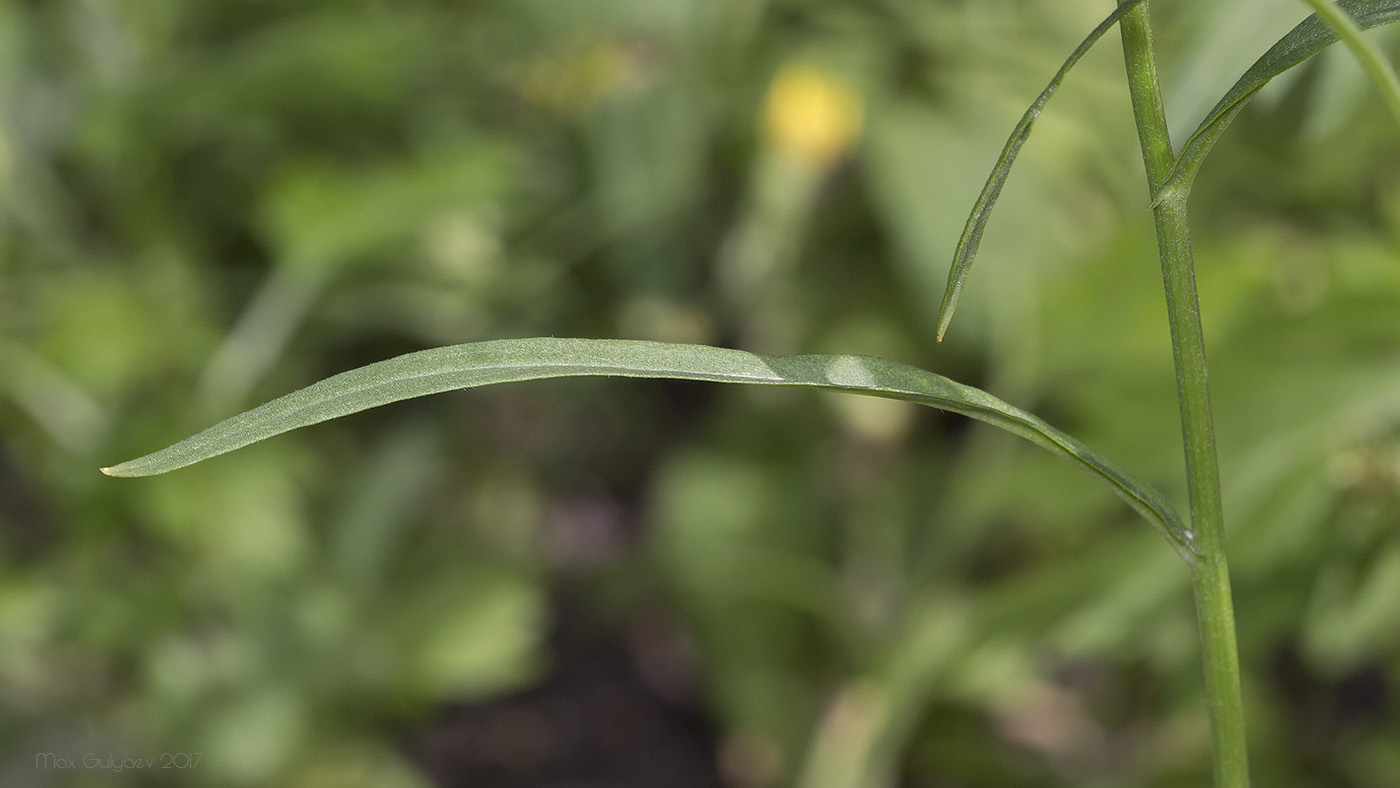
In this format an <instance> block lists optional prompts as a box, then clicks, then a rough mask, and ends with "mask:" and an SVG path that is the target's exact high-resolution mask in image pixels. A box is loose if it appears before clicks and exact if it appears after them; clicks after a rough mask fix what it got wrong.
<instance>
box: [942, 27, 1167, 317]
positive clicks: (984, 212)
mask: <svg viewBox="0 0 1400 788" xmlns="http://www.w3.org/2000/svg"><path fill="white" fill-rule="evenodd" d="M1140 2H1142V0H1126V2H1124V3H1123V4H1121V5H1119V6H1118V7H1117V8H1115V9H1113V13H1111V14H1109V15H1108V17H1107V18H1106V19H1104V20H1103V21H1102V22H1100V23H1099V26H1098V27H1096V28H1094V30H1093V32H1091V33H1089V35H1088V36H1087V37H1085V39H1084V40H1083V41H1081V42H1080V43H1079V46H1078V47H1076V48H1075V50H1074V51H1073V52H1071V53H1070V55H1069V57H1068V58H1065V62H1064V64H1063V65H1061V66H1060V70H1059V71H1056V72H1055V76H1054V77H1051V79H1050V84H1048V85H1046V86H1045V89H1044V90H1042V91H1041V92H1040V95H1039V96H1036V99H1035V101H1033V102H1031V105H1030V108H1028V109H1027V110H1026V112H1025V114H1024V115H1022V116H1021V120H1020V121H1018V122H1017V123H1016V128H1014V129H1012V131H1011V136H1010V137H1008V138H1007V140H1006V146H1005V147H1004V148H1002V149H1001V156H999V157H998V158H997V163H996V166H995V167H993V168H992V174H991V175H990V176H988V178H987V183H986V185H985V186H983V187H982V193H981V194H979V195H978V196H977V202H976V203H974V204H973V206H972V213H971V214H970V215H969V216H968V217H967V225H966V226H965V227H964V228H963V232H962V237H960V238H959V239H958V246H957V249H956V250H954V252H953V268H952V270H951V271H949V272H948V289H947V290H945V291H944V293H943V303H942V304H940V305H939V307H938V341H939V342H942V341H943V335H944V334H945V333H947V331H948V325H949V324H950V323H952V322H953V311H954V310H956V309H957V308H958V296H959V295H961V294H962V288H963V283H964V282H966V281H967V275H968V274H969V273H970V272H971V271H972V260H973V258H975V257H976V256H977V248H978V247H979V246H981V245H982V232H983V231H984V230H985V229H986V228H987V220H988V219H990V218H991V215H992V208H993V207H994V206H995V205H996V202H997V198H998V197H1000V196H1001V188H1002V186H1004V185H1005V184H1006V178H1007V176H1009V175H1010V174H1011V165H1012V164H1014V163H1015V162H1016V156H1017V155H1019V154H1020V152H1021V146H1023V145H1025V144H1026V140H1027V139H1029V138H1030V136H1031V126H1032V125H1033V124H1034V123H1035V119H1036V118H1038V117H1040V112H1041V110H1043V109H1045V105H1046V104H1047V103H1048V102H1049V101H1050V97H1051V96H1053V95H1055V91H1056V90H1058V89H1059V87H1060V83H1061V82H1064V80H1065V75H1066V74H1068V73H1069V70H1070V69H1071V68H1073V67H1074V64H1075V63H1078V62H1079V59H1080V58H1082V57H1084V54H1085V53H1086V52H1088V51H1089V49H1090V48H1091V47H1092V46H1093V45H1094V44H1095V43H1096V42H1097V41H1098V40H1099V39H1100V38H1102V37H1103V34H1104V33H1107V32H1108V29H1109V28H1111V27H1113V26H1114V25H1115V24H1117V23H1118V20H1119V19H1120V18H1121V17H1122V16H1123V15H1124V14H1126V13H1128V12H1129V11H1131V10H1132V9H1133V8H1134V7H1136V6H1137V4H1138V3H1140Z"/></svg>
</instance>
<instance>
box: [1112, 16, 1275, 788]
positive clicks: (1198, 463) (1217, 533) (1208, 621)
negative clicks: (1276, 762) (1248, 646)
mask: <svg viewBox="0 0 1400 788" xmlns="http://www.w3.org/2000/svg"><path fill="white" fill-rule="evenodd" d="M1120 29H1121V31H1122V36H1123V56H1124V59H1125V60H1126V62H1127V72H1128V87H1129V91H1130V92H1131V94H1132V101H1133V114H1134V115H1135V116H1136V119H1137V129H1138V140H1139V142H1140V143H1141V145H1142V158H1143V163H1144V165H1145V167H1146V169H1147V180H1148V184H1147V185H1148V193H1149V194H1155V193H1157V191H1158V190H1159V189H1160V188H1161V186H1162V184H1164V183H1166V181H1167V178H1168V177H1169V175H1170V174H1171V170H1172V159H1173V156H1172V145H1171V138H1170V136H1169V135H1168V133H1167V121H1166V114H1165V112H1164V111H1163V108H1162V91H1161V86H1160V84H1159V82H1158V80H1157V64H1156V57H1155V55H1154V54H1153V51H1152V27H1151V24H1150V22H1149V20H1148V13H1147V5H1146V4H1145V3H1144V4H1143V5H1140V6H1138V7H1137V8H1135V9H1133V10H1132V11H1131V12H1129V13H1128V14H1127V16H1125V17H1123V20H1122V22H1121V23H1120ZM1153 218H1154V219H1155V220H1156V225H1157V249H1158V254H1159V256H1160V257H1161V260H1162V282H1163V285H1164V287H1165V290H1166V296H1167V319H1168V321H1169V322H1170V324H1171V339H1172V356H1173V358H1174V359H1175V362H1176V388H1177V400H1178V402H1179V403H1180V406H1181V433H1182V442H1183V445H1184V447H1185V450H1186V482H1187V487H1188V490H1189V492H1190V497H1191V528H1192V531H1189V532H1188V534H1191V535H1192V536H1193V538H1194V542H1195V545H1196V547H1197V550H1198V552H1199V554H1200V558H1199V560H1197V561H1196V562H1195V564H1194V565H1193V566H1192V577H1191V579H1192V588H1193V590H1194V592H1195V597H1196V617H1197V626H1198V627H1199V629H1200V635H1201V651H1202V658H1203V661H1204V663H1205V676H1206V696H1207V698H1208V701H1209V706H1210V726H1211V738H1212V741H1213V744H1214V750H1215V785H1216V788H1247V786H1248V785H1249V762H1248V758H1247V756H1246V752H1245V730H1244V703H1243V698H1242V696H1241V693H1240V669H1239V653H1238V649H1237V647H1236V644H1235V614H1234V606H1233V604H1232V602H1231V599H1230V570H1229V567H1228V566H1227V564H1226V560H1225V525H1224V514H1223V511H1222V508H1221V503H1220V467H1219V463H1218V461H1217V459H1216V453H1215V425H1214V423H1213V420H1212V417H1211V410H1210V384H1209V381H1208V375H1207V371H1206V352H1205V337H1204V335H1203V333H1202V331H1201V308H1200V300H1199V299H1198V297H1197V295H1196V269H1195V263H1194V262H1193V260H1192V257H1191V226H1190V223H1189V220H1188V218H1187V213H1186V194H1185V193H1184V192H1181V191H1178V190H1169V191H1168V192H1167V193H1165V194H1163V195H1162V197H1161V199H1160V201H1159V202H1158V203H1157V205H1156V208H1154V210H1153Z"/></svg>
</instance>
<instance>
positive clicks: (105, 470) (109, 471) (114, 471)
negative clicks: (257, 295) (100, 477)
mask: <svg viewBox="0 0 1400 788" xmlns="http://www.w3.org/2000/svg"><path fill="white" fill-rule="evenodd" d="M97 470H99V471H102V472H103V473H105V474H107V475H108V476H116V475H117V469H116V468H115V467H108V468H98V469H97Z"/></svg>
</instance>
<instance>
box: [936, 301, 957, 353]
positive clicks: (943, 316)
mask: <svg viewBox="0 0 1400 788" xmlns="http://www.w3.org/2000/svg"><path fill="white" fill-rule="evenodd" d="M949 300H951V299H949ZM949 300H945V301H944V303H943V307H942V308H941V309H939V310H938V331H937V333H935V334H934V337H933V338H934V341H935V342H938V343H939V344H942V342H943V335H944V334H947V333H948V326H950V325H952V324H953V307H954V304H951V303H949Z"/></svg>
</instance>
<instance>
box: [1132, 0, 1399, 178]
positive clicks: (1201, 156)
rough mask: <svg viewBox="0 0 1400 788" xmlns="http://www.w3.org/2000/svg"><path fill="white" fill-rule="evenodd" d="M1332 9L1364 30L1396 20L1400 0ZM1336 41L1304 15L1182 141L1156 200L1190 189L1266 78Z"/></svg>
mask: <svg viewBox="0 0 1400 788" xmlns="http://www.w3.org/2000/svg"><path fill="white" fill-rule="evenodd" d="M1336 5H1337V7H1338V8H1340V9H1341V10H1342V11H1345V12H1346V13H1347V15H1349V16H1350V17H1351V19H1352V21H1353V22H1355V26H1356V28H1357V29H1358V30H1369V29H1371V28H1373V27H1380V26H1381V25H1387V24H1390V23H1392V22H1396V21H1400V0H1337V4H1336ZM1336 42H1337V32H1336V31H1335V30H1333V29H1332V28H1331V27H1330V26H1328V24H1327V23H1326V22H1324V21H1323V20H1322V19H1320V18H1318V16H1317V14H1313V15H1312V16H1309V17H1308V18H1307V19H1304V20H1303V21H1302V22H1300V23H1299V24H1298V26H1297V27H1295V28H1293V29H1292V30H1291V31H1289V33H1288V35H1286V36H1284V37H1283V38H1281V39H1279V41H1278V43H1277V44H1274V45H1273V46H1272V47H1270V48H1269V51H1267V52H1265V53H1264V55H1263V56H1262V57H1260V58H1259V59H1258V60H1256V61H1254V65H1252V66H1250V67H1249V70H1248V71H1246V72H1244V76H1242V77H1240V78H1239V81H1238V82H1236V83H1235V84H1234V86H1233V87H1231V88H1230V90H1229V91H1227V92H1226V93H1225V96H1224V97H1223V98H1221V99H1220V101H1219V103H1217V104H1216V105H1215V108H1214V109H1212V110H1211V111H1210V112H1209V113H1208V114H1207V115H1206V118H1205V120H1203V121H1201V125H1200V126H1197V127H1196V130H1195V131H1194V132H1192V134H1191V137H1190V138H1189V139H1187V140H1186V145H1185V146H1183V147H1182V149H1181V153H1180V154H1179V155H1178V156H1177V157H1176V165H1175V166H1174V167H1173V168H1172V174H1171V176H1170V177H1168V178H1167V180H1166V181H1165V182H1164V183H1163V184H1162V186H1161V188H1160V189H1158V191H1157V196H1156V198H1155V199H1154V203H1155V202H1160V201H1161V200H1162V199H1163V197H1164V196H1165V195H1166V194H1167V193H1168V192H1177V193H1180V194H1184V193H1185V192H1186V191H1187V190H1188V189H1190V187H1191V182H1192V181H1193V180H1194V179H1195V177H1196V173H1197V172H1198V171H1200V169H1201V163H1202V162H1204V161H1205V157H1206V154H1207V153H1209V152H1210V149H1211V147H1212V146H1213V145H1215V142H1216V140H1218V139H1220V135H1221V134H1223V133H1224V132H1225V129H1226V128H1227V127H1228V126H1229V125H1230V122H1231V121H1233V120H1234V119H1235V116H1236V115H1238V114H1239V113H1240V110H1242V109H1244V105H1245V104H1246V103H1247V102H1248V101H1249V99H1250V98H1252V97H1253V96H1254V94H1255V93H1258V92H1259V89H1260V88H1262V87H1264V85H1266V84H1268V82H1269V80H1271V79H1273V78H1274V77H1276V76H1278V75H1279V74H1282V73H1283V72H1285V71H1287V70H1288V69H1290V68H1293V67H1294V66H1297V65H1300V64H1302V63H1304V62H1306V61H1307V60H1308V58H1311V57H1312V56H1313V55H1316V54H1317V53H1318V52H1321V51H1322V50H1324V49H1326V48H1327V47H1329V46H1331V45H1332V44H1334V43H1336Z"/></svg>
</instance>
